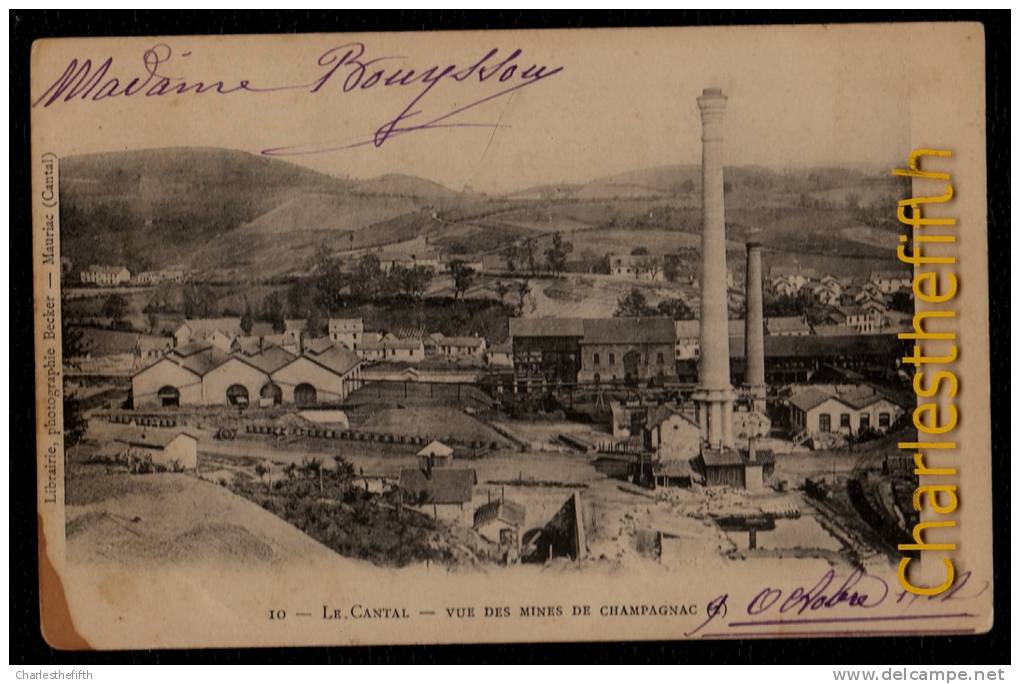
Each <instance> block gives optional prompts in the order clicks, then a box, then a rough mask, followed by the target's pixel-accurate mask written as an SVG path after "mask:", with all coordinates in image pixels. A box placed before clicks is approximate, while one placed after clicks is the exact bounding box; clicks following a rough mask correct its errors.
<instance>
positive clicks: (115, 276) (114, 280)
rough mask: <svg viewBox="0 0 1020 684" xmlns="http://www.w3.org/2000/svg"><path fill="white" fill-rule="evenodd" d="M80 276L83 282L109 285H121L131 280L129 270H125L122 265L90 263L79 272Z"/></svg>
mask: <svg viewBox="0 0 1020 684" xmlns="http://www.w3.org/2000/svg"><path fill="white" fill-rule="evenodd" d="M80 277H81V281H82V282H83V283H87V284H89V285H104V286H107V287H110V286H114V285H123V284H124V283H126V282H128V281H129V280H131V271H129V270H127V268H126V267H124V266H104V265H102V264H92V265H90V266H89V267H88V268H86V269H85V270H84V271H82V272H81V274H80Z"/></svg>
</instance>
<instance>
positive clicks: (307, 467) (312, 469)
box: [301, 458, 325, 494]
mask: <svg viewBox="0 0 1020 684" xmlns="http://www.w3.org/2000/svg"><path fill="white" fill-rule="evenodd" d="M301 470H302V471H303V472H304V473H305V474H306V475H308V476H309V477H311V478H316V477H317V478H318V479H319V493H320V494H323V493H325V487H324V485H323V483H322V461H320V460H319V459H317V458H305V459H302V461H301Z"/></svg>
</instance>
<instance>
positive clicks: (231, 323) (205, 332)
mask: <svg viewBox="0 0 1020 684" xmlns="http://www.w3.org/2000/svg"><path fill="white" fill-rule="evenodd" d="M243 334H244V333H243V331H242V330H241V319H240V318H189V319H185V320H184V321H182V322H181V324H180V325H178V326H177V327H176V328H175V329H174V346H175V347H183V346H184V345H186V344H188V343H190V342H209V343H211V344H213V345H215V346H216V347H218V348H220V349H222V350H223V351H230V347H231V345H232V344H233V342H234V338H237V337H240V336H241V335H243Z"/></svg>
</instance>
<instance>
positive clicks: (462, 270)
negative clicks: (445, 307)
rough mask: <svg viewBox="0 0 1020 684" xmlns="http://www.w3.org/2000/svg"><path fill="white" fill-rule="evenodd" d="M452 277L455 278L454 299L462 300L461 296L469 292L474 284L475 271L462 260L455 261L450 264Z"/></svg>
mask: <svg viewBox="0 0 1020 684" xmlns="http://www.w3.org/2000/svg"><path fill="white" fill-rule="evenodd" d="M450 275H452V276H453V298H454V299H460V297H461V295H462V294H464V293H465V292H467V289H468V288H469V287H471V284H472V283H473V282H474V279H475V269H473V268H471V267H470V266H468V265H467V264H465V263H464V262H463V261H461V260H460V259H454V260H453V261H451V262H450Z"/></svg>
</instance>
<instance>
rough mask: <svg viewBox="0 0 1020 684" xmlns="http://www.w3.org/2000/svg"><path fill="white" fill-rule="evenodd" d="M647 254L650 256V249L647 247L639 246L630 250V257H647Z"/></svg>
mask: <svg viewBox="0 0 1020 684" xmlns="http://www.w3.org/2000/svg"><path fill="white" fill-rule="evenodd" d="M647 254H648V248H647V247H642V246H641V245H638V246H637V247H635V248H634V249H632V250H630V255H631V256H645V255H647Z"/></svg>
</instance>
